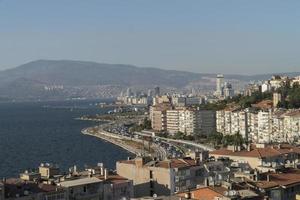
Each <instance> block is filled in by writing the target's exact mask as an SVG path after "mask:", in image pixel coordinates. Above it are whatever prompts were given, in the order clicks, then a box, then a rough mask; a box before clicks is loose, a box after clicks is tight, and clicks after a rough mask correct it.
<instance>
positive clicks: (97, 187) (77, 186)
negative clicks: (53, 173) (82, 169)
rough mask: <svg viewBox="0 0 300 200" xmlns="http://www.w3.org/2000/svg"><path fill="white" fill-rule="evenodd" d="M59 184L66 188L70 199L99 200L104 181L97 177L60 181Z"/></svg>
mask: <svg viewBox="0 0 300 200" xmlns="http://www.w3.org/2000/svg"><path fill="white" fill-rule="evenodd" d="M58 186H61V187H63V188H65V189H66V191H67V194H68V199H74V200H75V199H76V200H81V199H82V200H83V199H89V200H98V199H100V198H101V197H102V194H103V181H102V180H100V179H98V178H96V177H86V178H79V179H74V180H66V181H63V182H60V183H58Z"/></svg>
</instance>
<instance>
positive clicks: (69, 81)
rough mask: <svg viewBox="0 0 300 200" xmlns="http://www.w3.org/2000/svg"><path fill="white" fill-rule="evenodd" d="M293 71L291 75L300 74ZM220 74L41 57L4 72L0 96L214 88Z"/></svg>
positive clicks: (69, 95)
mask: <svg viewBox="0 0 300 200" xmlns="http://www.w3.org/2000/svg"><path fill="white" fill-rule="evenodd" d="M299 74H300V73H292V74H288V75H290V76H291V75H292V76H294V75H299ZM215 76H216V74H199V73H192V72H184V71H176V70H163V69H158V68H140V67H136V66H133V65H123V64H105V63H95V62H85V61H70V60H38V61H33V62H30V63H27V64H24V65H21V66H19V67H16V68H13V69H8V70H4V71H0V99H1V98H2V99H16V100H34V99H43V100H47V99H66V98H78V97H86V98H99V97H112V96H116V95H118V94H119V93H120V92H121V91H122V90H124V89H126V88H127V87H133V88H138V89H147V88H153V87H154V86H156V85H158V86H161V87H165V88H171V89H172V88H173V89H176V88H177V89H183V88H189V87H199V88H202V89H203V90H211V89H213V88H214V84H215V82H214V77H215ZM270 76H271V75H254V76H244V75H226V76H225V77H226V78H227V79H229V80H234V82H235V83H236V84H239V83H244V82H245V81H250V80H263V79H268V78H269V77H270Z"/></svg>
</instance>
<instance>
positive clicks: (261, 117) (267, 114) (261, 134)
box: [257, 109, 272, 143]
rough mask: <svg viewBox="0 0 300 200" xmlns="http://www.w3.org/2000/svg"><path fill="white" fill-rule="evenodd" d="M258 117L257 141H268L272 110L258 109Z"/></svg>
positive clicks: (270, 131)
mask: <svg viewBox="0 0 300 200" xmlns="http://www.w3.org/2000/svg"><path fill="white" fill-rule="evenodd" d="M257 119H258V126H257V128H258V143H270V142H271V134H272V110H271V109H270V110H265V111H263V110H260V111H259V112H258V114H257Z"/></svg>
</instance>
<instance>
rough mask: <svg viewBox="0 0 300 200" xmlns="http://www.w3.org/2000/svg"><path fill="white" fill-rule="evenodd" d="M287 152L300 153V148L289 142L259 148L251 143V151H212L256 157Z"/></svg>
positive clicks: (216, 153) (228, 154) (214, 152)
mask: <svg viewBox="0 0 300 200" xmlns="http://www.w3.org/2000/svg"><path fill="white" fill-rule="evenodd" d="M286 153H298V154H300V148H299V147H295V146H292V145H289V144H281V145H273V146H267V147H265V148H257V147H256V146H255V145H251V149H250V151H248V150H246V149H244V150H241V151H232V150H229V149H226V148H222V149H218V150H215V151H211V152H210V154H211V155H224V156H243V157H255V158H266V157H273V156H280V155H283V154H286Z"/></svg>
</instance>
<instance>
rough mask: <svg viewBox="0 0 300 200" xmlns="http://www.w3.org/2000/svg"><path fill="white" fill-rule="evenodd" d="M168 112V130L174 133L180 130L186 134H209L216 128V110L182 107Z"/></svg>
mask: <svg viewBox="0 0 300 200" xmlns="http://www.w3.org/2000/svg"><path fill="white" fill-rule="evenodd" d="M166 113H167V114H166V115H167V117H166V120H167V131H168V132H169V133H172V134H174V133H177V132H178V131H180V132H182V133H185V134H186V135H191V134H205V135H208V134H211V133H212V132H214V131H215V129H216V125H215V124H216V116H215V115H216V114H215V111H210V110H198V109H192V108H182V107H181V108H176V109H173V110H167V112H166Z"/></svg>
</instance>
